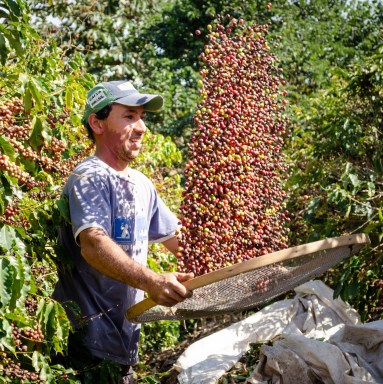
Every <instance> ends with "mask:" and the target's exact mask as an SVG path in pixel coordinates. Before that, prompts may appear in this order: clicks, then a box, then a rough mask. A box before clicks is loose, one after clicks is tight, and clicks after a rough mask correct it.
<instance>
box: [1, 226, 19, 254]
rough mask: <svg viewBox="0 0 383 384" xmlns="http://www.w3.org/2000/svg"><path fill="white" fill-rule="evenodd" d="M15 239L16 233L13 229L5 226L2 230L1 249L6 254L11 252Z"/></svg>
mask: <svg viewBox="0 0 383 384" xmlns="http://www.w3.org/2000/svg"><path fill="white" fill-rule="evenodd" d="M14 238H15V231H14V229H13V228H12V227H9V226H8V225H4V226H3V227H2V228H1V229H0V248H2V249H3V250H4V251H5V252H10V251H11V249H12V245H13V241H14Z"/></svg>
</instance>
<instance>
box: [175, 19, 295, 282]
mask: <svg viewBox="0 0 383 384" xmlns="http://www.w3.org/2000/svg"><path fill="white" fill-rule="evenodd" d="M225 20H226V24H227V25H226V26H225V25H224V24H225V23H224V22H223V21H222V20H220V21H218V22H217V24H215V25H214V26H209V27H208V31H209V32H208V35H207V38H208V40H209V43H208V44H207V45H206V46H205V48H204V51H203V52H202V53H201V55H200V56H201V59H202V62H203V65H202V69H201V71H200V74H201V77H202V80H201V89H200V93H201V96H202V100H201V102H200V103H199V105H198V108H197V111H196V113H195V116H194V122H195V128H194V131H193V134H192V136H191V139H190V143H189V145H188V149H189V157H190V160H189V162H188V163H187V165H186V168H185V188H184V192H183V202H182V205H181V207H180V220H181V223H182V229H181V231H180V234H179V244H180V246H179V249H178V254H177V256H178V267H179V270H181V271H185V272H186V271H187V272H189V271H191V272H194V273H195V274H196V275H201V274H204V273H207V272H211V271H213V270H216V269H219V268H222V267H225V266H228V265H232V264H234V263H238V262H241V261H244V260H248V259H252V258H254V257H258V256H261V255H265V254H267V253H270V252H274V251H277V250H280V249H283V248H286V247H287V232H288V229H287V228H286V222H287V221H288V220H289V218H288V212H287V211H286V209H285V206H286V204H285V200H286V198H287V196H286V193H285V191H284V190H283V183H282V175H283V174H284V172H285V171H286V163H285V160H284V157H283V154H282V152H281V148H282V145H283V135H284V134H285V130H286V118H285V116H284V115H283V111H284V109H285V104H286V101H285V100H283V96H285V93H284V91H283V90H282V89H281V88H282V86H283V85H285V81H284V79H283V74H282V69H281V68H279V61H278V58H277V57H276V56H275V55H273V54H272V53H271V52H270V50H271V49H270V47H269V44H268V38H267V37H268V25H267V24H265V25H249V26H247V25H246V23H245V21H244V20H243V19H240V20H236V19H232V18H230V19H229V18H228V17H226V19H225Z"/></svg>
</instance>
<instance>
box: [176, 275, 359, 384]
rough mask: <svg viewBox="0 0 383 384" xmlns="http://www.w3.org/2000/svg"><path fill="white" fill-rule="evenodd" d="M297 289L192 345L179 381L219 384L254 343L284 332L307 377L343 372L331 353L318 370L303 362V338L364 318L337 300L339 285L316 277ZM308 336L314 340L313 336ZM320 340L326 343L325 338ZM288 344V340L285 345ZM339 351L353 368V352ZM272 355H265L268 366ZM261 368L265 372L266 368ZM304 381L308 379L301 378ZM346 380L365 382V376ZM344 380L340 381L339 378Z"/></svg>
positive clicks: (333, 331) (328, 332)
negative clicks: (350, 359) (332, 286)
mask: <svg viewBox="0 0 383 384" xmlns="http://www.w3.org/2000/svg"><path fill="white" fill-rule="evenodd" d="M295 292H296V296H295V298H294V299H290V300H282V301H279V302H276V303H274V304H271V305H269V306H267V307H265V308H263V309H262V310H261V311H259V312H257V313H255V314H254V315H252V316H249V317H248V318H247V319H245V320H242V321H240V322H238V323H236V324H233V325H231V326H229V327H227V328H225V329H223V330H221V331H218V332H216V333H214V334H212V335H210V336H207V337H205V338H203V339H201V340H198V341H197V342H195V343H193V344H192V345H190V346H189V347H188V348H187V349H186V350H185V351H184V353H183V354H182V355H181V356H180V357H179V358H178V360H177V362H176V364H175V367H176V369H178V370H179V371H180V374H179V375H178V381H179V383H181V384H215V382H216V381H217V380H218V379H219V378H220V377H221V376H222V375H223V374H224V373H225V372H226V371H228V370H230V369H231V368H232V366H233V365H234V364H235V363H236V362H237V361H238V360H239V359H240V358H241V356H243V355H244V354H245V353H246V351H247V350H248V349H249V344H250V343H262V342H267V341H270V340H274V339H275V338H277V337H278V336H281V335H284V336H283V337H284V341H283V340H281V341H279V343H282V341H283V342H284V343H286V342H287V339H288V340H290V341H291V342H292V343H293V344H294V345H295V348H296V351H295V352H294V351H293V350H291V353H286V349H285V348H284V351H283V355H289V356H291V359H292V360H293V361H294V364H296V365H295V369H296V370H297V371H298V372H306V373H305V374H307V375H308V376H307V377H310V375H311V376H312V375H314V376H315V375H317V371H318V372H320V373H321V372H323V371H325V370H327V371H330V376H331V374H335V375H336V376H337V377H338V376H339V375H338V373H334V372H333V371H334V369H333V368H332V367H331V366H329V365H328V364H327V363H326V361H325V360H326V359H324V360H323V361H321V362H320V364H319V363H318V364H319V366H318V367H316V371H315V370H313V369H312V368H310V367H309V368H308V369H307V370H304V369H303V367H305V366H307V362H306V361H305V356H300V355H299V354H298V353H296V352H298V351H299V348H300V347H299V345H300V344H302V343H303V340H306V339H308V338H309V337H311V338H317V339H318V338H320V339H322V340H326V341H327V340H328V339H330V338H331V337H334V335H335V334H337V332H338V331H339V329H340V328H341V327H342V326H343V325H344V324H348V325H350V326H353V325H355V326H356V325H358V324H360V317H359V315H358V314H357V312H356V311H355V310H354V309H352V308H351V307H350V306H349V305H348V304H347V303H345V302H343V301H342V300H340V299H336V300H334V299H333V291H332V290H331V289H330V288H328V287H327V286H326V285H325V284H324V283H323V282H321V281H310V282H308V283H306V284H303V285H301V286H299V287H298V288H296V289H295ZM286 336H287V339H286ZM308 341H309V342H310V340H309V339H308ZM314 342H315V341H314ZM317 343H320V344H325V343H323V342H317ZM284 345H285V344H283V343H282V344H281V345H280V347H283V346H284ZM271 348H272V347H271ZM334 348H337V347H335V346H331V347H330V349H332V350H334V351H335V350H336V349H334ZM264 352H265V356H266V354H268V356H272V355H273V356H274V357H273V358H274V362H275V364H277V362H278V364H283V362H282V361H281V360H280V358H278V355H279V351H273V352H271V350H270V349H267V348H266V347H265V349H264ZM313 353H314V355H313V356H311V357H310V359H311V360H315V361H316V358H315V350H314V351H313ZM318 353H319V350H318ZM322 353H323V354H324V355H326V352H323V351H322ZM334 353H335V354H336V355H337V356H338V357H337V359H338V360H336V361H337V362H338V363H339V364H341V366H342V367H343V368H342V371H344V370H349V369H351V368H349V367H350V363H349V362H348V357H344V356H343V355H342V354H341V355H342V356H341V355H340V354H338V352H334ZM266 357H267V356H266ZM266 360H267V359H266ZM266 360H264V361H263V363H264V366H265V367H266V365H265V363H266ZM311 360H310V361H311ZM330 360H331V359H330ZM318 361H319V359H318ZM270 362H271V357H270ZM321 364H324V368H322V367H321ZM326 367H327V368H326ZM358 367H359V365H358ZM257 368H258V367H257ZM354 369H355V367H354ZM258 374H261V373H260V371H259V372H258ZM363 374H365V370H364V369H362V373H361V376H363ZM302 375H303V373H302ZM302 375H300V379H302V377H303V376H302ZM340 376H342V377H343V376H344V375H343V374H341V375H340ZM346 376H347V375H346ZM258 382H259V383H260V382H262V381H258ZM266 382H267V381H265V383H266ZM291 382H293V381H291ZM295 382H296V381H295ZM299 382H301V383H304V381H301V380H300V381H299ZM309 382H310V381H308V383H309ZM344 382H345V383H359V382H363V381H347V382H346V381H344ZM249 383H250V381H249ZM273 383H274V381H273ZM275 383H278V381H275ZM281 383H282V381H281ZM283 383H284V384H285V383H287V381H283ZM339 383H340V382H336V384H339Z"/></svg>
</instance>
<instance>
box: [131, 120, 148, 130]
mask: <svg viewBox="0 0 383 384" xmlns="http://www.w3.org/2000/svg"><path fill="white" fill-rule="evenodd" d="M134 130H135V131H136V132H137V133H145V132H146V125H145V123H144V120H142V119H139V120H138V121H137V123H136V124H135V126H134Z"/></svg>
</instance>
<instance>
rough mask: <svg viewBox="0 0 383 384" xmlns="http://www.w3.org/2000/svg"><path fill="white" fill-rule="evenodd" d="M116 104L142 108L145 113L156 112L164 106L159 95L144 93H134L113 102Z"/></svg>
mask: <svg viewBox="0 0 383 384" xmlns="http://www.w3.org/2000/svg"><path fill="white" fill-rule="evenodd" d="M114 102H115V103H117V104H122V105H128V106H131V107H136V106H143V107H144V110H145V111H148V112H157V111H159V110H160V109H161V108H162V106H163V105H164V99H163V98H162V97H161V96H159V95H151V94H145V93H134V94H132V95H129V96H125V97H122V98H121V99H117V100H115V101H114Z"/></svg>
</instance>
